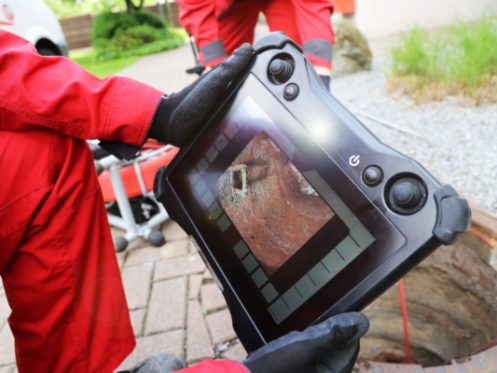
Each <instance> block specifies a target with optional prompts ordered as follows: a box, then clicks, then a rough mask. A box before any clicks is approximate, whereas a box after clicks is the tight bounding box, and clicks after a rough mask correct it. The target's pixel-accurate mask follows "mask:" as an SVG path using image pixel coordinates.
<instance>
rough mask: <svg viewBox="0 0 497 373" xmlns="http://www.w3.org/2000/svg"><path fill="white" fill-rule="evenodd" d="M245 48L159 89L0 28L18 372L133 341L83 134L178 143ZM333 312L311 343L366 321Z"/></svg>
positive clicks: (5, 249) (123, 348)
mask: <svg viewBox="0 0 497 373" xmlns="http://www.w3.org/2000/svg"><path fill="white" fill-rule="evenodd" d="M253 54H254V50H253V48H252V47H251V46H248V45H245V46H242V47H241V48H240V49H239V50H237V51H235V52H234V54H233V56H232V57H230V58H228V59H226V60H225V61H224V62H223V63H222V64H220V65H219V66H218V67H217V68H216V69H213V70H212V71H211V72H210V73H209V74H207V75H206V76H204V77H203V78H202V79H199V80H197V81H196V82H194V83H193V84H191V85H190V86H188V87H186V88H185V89H184V90H182V91H180V92H178V93H174V94H170V95H164V94H163V92H160V91H158V90H156V89H154V88H151V87H149V86H147V85H145V84H142V83H139V82H137V81H134V80H132V79H128V78H122V77H109V78H106V79H103V80H102V79H98V78H96V77H94V76H92V75H91V74H89V73H87V72H86V71H85V70H83V69H82V68H81V67H80V66H78V65H77V64H75V63H74V62H72V61H70V60H68V59H66V58H64V57H55V56H54V57H42V56H40V55H38V53H37V52H36V50H35V48H34V46H33V45H31V44H30V43H29V42H27V41H26V40H24V39H22V38H19V37H18V36H15V35H13V34H10V33H8V32H5V31H0V66H1V69H0V77H1V78H0V81H1V86H0V174H1V177H2V183H0V274H1V276H2V280H3V283H4V287H5V294H6V296H7V300H8V302H9V305H10V307H11V309H12V313H11V315H10V317H9V320H8V322H9V325H10V328H11V330H12V332H13V335H14V338H15V351H16V360H17V367H18V370H19V372H21V373H23V372H30V373H31V372H37V373H44V372H46V373H48V372H50V373H59V372H60V373H62V372H64V373H67V372H84V373H90V372H112V371H113V370H114V369H115V368H116V367H118V366H119V365H120V363H121V362H122V361H123V360H124V358H125V357H126V356H127V355H128V354H129V353H130V352H131V351H132V350H133V348H134V346H135V338H134V335H133V331H132V328H131V324H130V319H129V311H128V308H127V304H126V299H125V295H124V291H123V286H122V282H121V276H120V272H119V268H118V264H117V259H116V255H115V252H114V246H113V243H112V239H111V235H110V228H109V225H108V222H107V217H106V210H105V206H104V203H103V200H102V195H101V192H100V189H99V184H98V180H97V176H96V172H95V169H94V163H93V158H92V154H91V152H90V150H89V147H88V146H87V144H86V141H85V139H100V140H104V141H108V142H112V144H113V145H112V146H113V147H114V149H117V150H120V151H121V152H122V153H127V154H128V155H132V153H134V152H136V150H137V149H138V148H139V147H140V146H141V144H143V143H144V141H145V140H146V138H148V137H150V138H154V139H157V140H159V141H162V142H166V143H171V144H173V145H177V146H182V145H184V144H185V143H186V142H187V141H188V139H189V137H190V136H192V135H193V134H194V133H195V131H196V129H197V128H198V127H199V126H200V125H201V124H202V123H203V122H204V120H205V118H206V116H207V115H208V113H209V112H210V111H211V110H212V107H213V106H215V105H216V103H217V102H218V101H219V99H220V98H221V97H222V96H223V94H224V92H225V90H226V88H227V87H228V86H229V84H230V83H231V82H232V81H233V80H234V79H236V78H237V77H238V76H239V75H240V74H241V72H242V71H243V69H244V68H245V66H246V65H247V64H248V63H249V62H250V61H251V59H252V56H253ZM340 317H342V318H343V317H345V318H344V319H343V320H342V319H336V318H333V319H330V320H328V321H327V322H328V323H329V325H328V324H327V325H328V326H326V327H325V328H322V329H320V330H321V334H320V335H321V337H324V339H323V338H322V339H321V340H320V341H319V343H318V344H319V346H323V345H329V346H331V347H333V348H335V349H336V348H341V349H343V348H348V349H351V350H354V349H357V348H358V343H359V342H358V340H359V337H360V336H361V335H362V334H363V333H364V332H365V329H367V321H366V320H364V317H363V316H361V315H360V314H357V315H356V314H351V315H340ZM351 317H352V318H351ZM344 330H345V332H344ZM347 330H348V331H347ZM323 331H324V332H323ZM336 333H339V334H340V336H339V337H340V340H337V336H336V335H335V334H336ZM344 333H345V334H344ZM347 333H348V334H347ZM326 336H328V337H327V339H326ZM301 339H302V338H301ZM325 339H326V340H325ZM270 345H271V344H269V345H268V346H270ZM331 347H330V348H331ZM354 351H355V350H354ZM271 353H273V354H274V351H271V352H267V353H263V354H262V356H264V357H265V356H268V354H271ZM309 356H313V355H309ZM341 356H342V357H343V356H345V355H341ZM347 356H348V355H347ZM351 359H353V357H351ZM311 360H312V359H311ZM247 361H248V360H247ZM154 362H155V363H156V362H157V360H153V361H152V363H151V364H146V363H145V364H142V365H140V366H139V367H138V368H137V369H136V370H134V371H135V372H153V370H146V369H148V368H147V367H151V366H153V365H154V364H155V363H154ZM250 364H252V367H256V368H257V366H259V365H260V363H259V360H258V361H256V362H255V363H250V362H248V363H247V364H246V365H242V364H241V363H238V362H234V361H228V360H225V361H212V360H208V361H205V362H202V363H201V365H200V367H193V368H188V369H189V370H188V371H189V372H207V371H209V372H247V369H251V368H250ZM258 364H259V365H258ZM155 365H156V364H155ZM178 367H181V365H180V366H176V368H178ZM246 367H249V368H246ZM140 369H141V370H140ZM202 369H204V370H202ZM162 371H164V370H162Z"/></svg>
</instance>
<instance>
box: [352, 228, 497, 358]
mask: <svg viewBox="0 0 497 373" xmlns="http://www.w3.org/2000/svg"><path fill="white" fill-rule="evenodd" d="M488 257H489V251H488V249H487V248H486V247H484V245H483V244H482V243H481V242H480V241H479V240H478V239H477V238H476V237H474V236H472V235H471V234H469V233H467V234H465V235H464V236H462V237H461V238H460V240H459V241H458V242H457V243H456V244H455V245H453V246H448V247H441V248H439V249H437V250H436V251H435V253H434V254H432V255H431V256H430V257H428V258H427V259H426V260H425V261H424V262H422V263H421V264H420V265H418V266H417V267H416V268H415V269H414V270H412V271H411V272H410V273H409V274H408V275H407V276H406V278H405V279H404V281H405V282H404V284H405V291H406V299H407V310H408V314H409V331H410V336H411V349H412V357H413V360H414V361H413V362H414V363H418V364H421V365H423V366H434V365H441V364H444V363H450V362H451V361H452V360H454V359H458V358H463V357H466V356H469V355H472V354H474V353H476V352H479V351H481V350H483V349H486V348H488V347H490V346H492V345H495V344H496V341H497V321H496V320H497V271H496V270H495V269H494V268H493V267H492V266H490V264H489V263H488V261H489V260H488ZM365 312H366V314H367V315H368V317H369V318H370V321H371V328H370V331H369V332H368V334H367V335H366V336H365V337H364V338H363V339H362V340H361V354H360V360H373V361H381V362H395V363H398V362H402V363H404V362H405V351H404V341H403V338H404V337H403V336H404V334H403V327H402V318H401V315H400V301H399V296H398V291H397V286H393V287H392V288H391V289H390V290H389V291H388V292H386V293H385V294H384V295H383V296H382V297H380V298H379V299H377V300H376V301H375V302H374V303H373V304H371V305H370V306H369V307H368V308H367V309H366V311H365Z"/></svg>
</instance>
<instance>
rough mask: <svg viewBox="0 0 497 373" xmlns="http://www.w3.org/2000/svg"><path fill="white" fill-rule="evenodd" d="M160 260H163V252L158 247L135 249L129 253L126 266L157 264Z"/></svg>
mask: <svg viewBox="0 0 497 373" xmlns="http://www.w3.org/2000/svg"><path fill="white" fill-rule="evenodd" d="M160 259H162V255H161V250H160V249H159V248H157V247H144V248H141V249H134V250H131V251H129V253H128V257H127V258H126V266H132V265H136V264H141V263H150V262H156V261H158V260H160Z"/></svg>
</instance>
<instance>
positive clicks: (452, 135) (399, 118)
mask: <svg viewBox="0 0 497 373" xmlns="http://www.w3.org/2000/svg"><path fill="white" fill-rule="evenodd" d="M386 83H387V78H386V75H385V73H384V72H383V71H382V69H381V67H375V68H374V69H373V70H372V71H368V72H360V73H356V74H354V75H349V76H346V77H342V78H338V79H335V80H334V81H333V82H332V91H333V94H334V95H335V96H336V97H337V98H338V99H339V100H340V101H341V102H342V103H343V104H344V105H345V106H347V108H348V109H349V110H350V111H352V112H353V113H354V114H355V115H356V116H357V117H358V118H359V119H360V120H361V121H362V122H363V123H364V124H365V125H366V126H367V127H369V129H370V130H371V131H372V132H373V133H375V134H376V136H377V137H379V138H380V139H381V140H382V141H383V142H385V143H386V144H388V145H390V146H392V147H393V148H395V149H397V150H399V151H400V152H402V153H405V154H407V155H408V156H410V157H412V158H414V159H415V160H417V161H418V162H420V163H421V164H422V165H423V166H425V168H427V169H428V170H429V171H430V172H431V173H432V174H433V175H434V176H435V177H436V178H437V179H438V180H439V181H440V182H441V183H448V184H451V185H452V186H453V187H454V188H455V189H456V190H457V191H458V192H459V193H460V194H461V195H463V196H465V197H466V198H468V199H469V200H470V201H471V202H473V203H476V204H478V205H480V206H481V207H483V208H485V209H487V210H489V211H490V212H493V213H494V214H497V105H490V106H482V107H468V106H463V105H462V104H461V103H460V102H459V101H458V100H457V99H456V98H454V97H448V98H447V99H446V100H444V101H442V102H433V103H429V104H424V105H415V104H413V102H412V101H411V100H410V99H409V98H408V97H405V96H401V97H392V96H391V95H389V94H388V93H387V89H386Z"/></svg>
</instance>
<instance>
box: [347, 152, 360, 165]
mask: <svg viewBox="0 0 497 373" xmlns="http://www.w3.org/2000/svg"><path fill="white" fill-rule="evenodd" d="M359 163H361V157H360V156H359V155H351V156H350V158H349V164H350V165H351V166H352V167H356V166H358V165H359Z"/></svg>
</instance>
